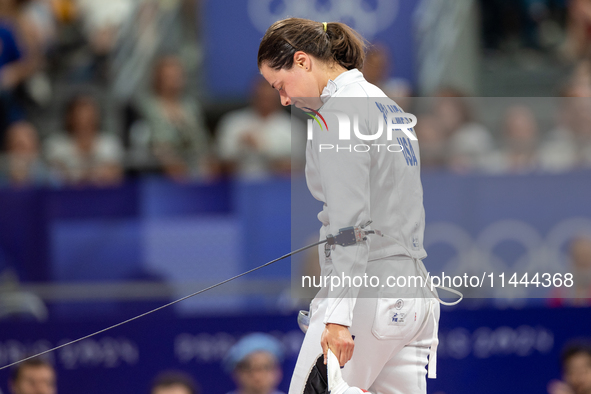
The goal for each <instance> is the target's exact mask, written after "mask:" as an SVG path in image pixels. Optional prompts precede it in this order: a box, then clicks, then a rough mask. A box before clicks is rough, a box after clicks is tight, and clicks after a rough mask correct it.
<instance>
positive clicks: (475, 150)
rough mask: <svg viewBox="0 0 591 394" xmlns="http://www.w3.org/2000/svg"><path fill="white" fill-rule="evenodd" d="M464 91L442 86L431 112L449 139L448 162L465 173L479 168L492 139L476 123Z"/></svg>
mask: <svg viewBox="0 0 591 394" xmlns="http://www.w3.org/2000/svg"><path fill="white" fill-rule="evenodd" d="M463 96H464V95H463V94H462V93H461V92H459V91H457V90H455V89H449V88H447V89H442V90H440V91H439V92H438V94H437V97H438V98H437V99H436V102H435V109H434V115H435V118H436V119H437V122H438V123H439V124H440V125H441V127H442V128H443V134H444V135H445V136H446V138H447V139H448V141H449V145H448V146H449V148H448V151H449V155H450V157H449V162H448V165H449V166H450V168H451V169H452V170H453V171H456V172H459V173H466V172H471V171H477V170H480V169H482V167H483V164H484V160H485V157H486V156H487V155H488V154H490V152H491V151H492V148H493V140H492V137H491V135H490V133H489V132H488V130H486V129H485V128H484V126H482V125H481V124H480V123H478V122H477V121H476V120H475V118H474V116H473V114H472V110H471V108H470V106H469V104H468V103H467V102H466V101H465V98H464V97H463Z"/></svg>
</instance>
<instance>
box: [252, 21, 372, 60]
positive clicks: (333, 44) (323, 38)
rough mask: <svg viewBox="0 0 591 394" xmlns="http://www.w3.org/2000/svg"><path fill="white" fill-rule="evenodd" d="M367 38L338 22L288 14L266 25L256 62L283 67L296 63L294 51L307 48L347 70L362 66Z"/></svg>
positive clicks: (307, 50) (305, 50)
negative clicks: (320, 20) (326, 21)
mask: <svg viewBox="0 0 591 394" xmlns="http://www.w3.org/2000/svg"><path fill="white" fill-rule="evenodd" d="M365 47H366V44H365V40H364V39H363V37H361V35H360V34H359V33H357V32H356V31H355V30H353V29H352V28H350V27H349V26H347V25H345V24H344V23H339V22H329V23H327V25H326V31H324V24H323V23H321V22H315V21H312V20H309V19H302V18H287V19H283V20H280V21H277V22H275V23H273V24H272V25H271V27H269V28H268V29H267V32H266V33H265V36H264V37H263V39H262V40H261V44H260V46H259V54H258V59H257V63H258V66H259V68H261V66H262V65H263V64H267V65H268V66H269V67H271V68H273V69H275V70H280V69H290V68H292V67H293V55H294V54H295V53H296V52H297V51H304V52H306V53H307V54H309V55H311V56H314V57H315V58H317V59H320V60H322V61H324V62H326V63H333V62H335V63H337V64H339V65H341V66H343V67H344V68H346V69H347V70H352V69H354V68H357V69H359V70H361V69H362V68H363V61H364V59H365Z"/></svg>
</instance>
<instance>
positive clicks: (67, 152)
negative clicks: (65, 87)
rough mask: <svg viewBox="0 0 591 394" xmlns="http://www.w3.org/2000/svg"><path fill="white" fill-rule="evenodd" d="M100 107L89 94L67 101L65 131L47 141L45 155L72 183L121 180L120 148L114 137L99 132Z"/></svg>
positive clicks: (63, 176)
mask: <svg viewBox="0 0 591 394" xmlns="http://www.w3.org/2000/svg"><path fill="white" fill-rule="evenodd" d="M100 118H101V116H100V110H99V107H98V104H97V103H96V101H95V99H94V98H93V97H92V96H90V95H80V96H76V97H74V98H73V99H72V100H70V102H69V103H68V104H67V107H66V114H65V129H66V133H61V134H59V135H55V136H51V137H50V138H49V139H48V141H47V148H46V150H47V158H48V160H49V162H50V164H51V165H52V166H53V167H54V168H55V169H56V170H58V171H59V173H60V174H61V177H62V178H63V180H64V181H66V182H68V183H70V184H73V185H96V186H109V185H115V184H118V183H119V182H121V180H122V174H123V171H122V167H121V162H122V159H123V149H122V147H121V143H120V141H119V140H118V138H117V137H115V136H113V135H110V134H107V133H104V132H100Z"/></svg>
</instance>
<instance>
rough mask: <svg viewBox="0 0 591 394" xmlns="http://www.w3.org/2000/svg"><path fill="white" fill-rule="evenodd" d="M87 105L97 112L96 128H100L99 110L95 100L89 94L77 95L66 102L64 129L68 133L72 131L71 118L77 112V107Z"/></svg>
mask: <svg viewBox="0 0 591 394" xmlns="http://www.w3.org/2000/svg"><path fill="white" fill-rule="evenodd" d="M89 104H90V105H92V106H94V107H95V108H96V110H97V112H98V118H99V120H98V123H99V124H97V127H98V128H100V119H101V114H100V112H101V110H100V107H99V104H98V102H97V100H96V98H95V97H94V95H93V94H91V93H77V94H75V95H73V96H72V97H70V99H69V100H68V101H67V102H66V105H65V111H64V128H65V130H66V131H67V132H68V133H71V132H72V131H73V124H72V116H73V114H74V112H75V111H77V110H78V107H79V106H82V105H89Z"/></svg>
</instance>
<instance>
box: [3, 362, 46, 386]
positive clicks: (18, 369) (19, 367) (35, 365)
mask: <svg viewBox="0 0 591 394" xmlns="http://www.w3.org/2000/svg"><path fill="white" fill-rule="evenodd" d="M39 367H47V368H49V369H51V370H52V371H54V369H53V365H52V364H51V363H50V362H49V361H47V360H45V359H43V358H40V357H35V358H32V359H30V360H25V361H23V362H21V363H18V364H17V365H16V366H15V367H14V368H13V369H12V371H11V372H10V381H11V382H16V381H17V380H18V378H19V377H20V374H21V372H22V371H23V369H25V368H39Z"/></svg>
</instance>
